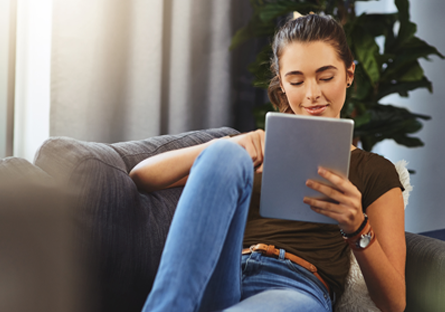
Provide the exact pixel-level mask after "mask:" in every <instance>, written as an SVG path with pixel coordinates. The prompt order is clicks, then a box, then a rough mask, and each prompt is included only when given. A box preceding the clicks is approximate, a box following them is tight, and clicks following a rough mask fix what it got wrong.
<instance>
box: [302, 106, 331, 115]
mask: <svg viewBox="0 0 445 312" xmlns="http://www.w3.org/2000/svg"><path fill="white" fill-rule="evenodd" d="M328 106H329V104H326V105H314V106H308V107H306V106H303V108H304V109H305V111H306V112H308V113H309V114H310V115H313V116H317V115H321V114H323V112H324V111H325V110H326V108H327V107H328Z"/></svg>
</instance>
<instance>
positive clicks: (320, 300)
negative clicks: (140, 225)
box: [130, 14, 406, 311]
mask: <svg viewBox="0 0 445 312" xmlns="http://www.w3.org/2000/svg"><path fill="white" fill-rule="evenodd" d="M273 50H274V57H273V59H272V65H271V68H272V71H273V73H274V74H275V77H274V79H272V81H271V84H270V87H269V97H270V98H271V101H272V103H273V104H274V105H276V106H277V107H278V108H279V109H280V111H282V112H286V113H290V114H299V115H311V116H320V117H334V118H340V111H341V108H342V107H343V105H344V101H345V97H346V89H347V88H348V87H349V86H350V85H351V84H352V81H353V79H354V69H355V64H354V62H353V57H352V54H351V52H350V50H349V48H348V46H347V43H346V39H345V34H344V31H343V29H342V27H341V26H340V25H339V24H338V23H337V22H336V21H334V20H333V19H331V18H329V17H326V16H319V15H315V14H313V15H308V16H303V17H300V18H298V19H296V20H293V21H289V22H288V23H286V24H285V25H284V26H283V27H282V28H281V29H280V30H279V31H278V33H277V34H276V36H275V40H274V43H273ZM283 135H285V134H283ZM263 146H264V132H263V131H262V130H257V131H254V132H250V133H247V134H242V135H238V136H235V137H232V138H223V139H217V140H213V141H210V142H208V143H205V144H202V145H197V146H193V147H189V148H184V149H181V150H176V151H171V152H167V153H164V154H160V155H158V156H154V157H152V158H149V159H146V160H144V161H143V162H141V163H140V164H138V165H137V166H136V167H135V168H134V169H133V170H132V171H131V173H130V175H131V177H132V178H133V180H134V181H135V183H136V184H137V185H138V187H139V188H140V189H142V190H145V191H148V192H149V191H153V190H157V189H162V188H167V187H174V186H180V185H184V184H185V188H184V191H183V194H182V196H181V198H180V200H179V203H178V207H177V210H176V213H175V216H174V218H173V221H172V225H171V228H170V232H169V235H168V238H167V242H166V245H165V249H164V252H163V255H162V259H161V264H160V267H159V270H158V274H157V277H156V280H155V282H154V285H153V289H152V291H151V293H150V295H149V297H148V299H147V302H146V304H145V307H144V311H215V310H222V309H224V310H225V311H259V310H261V311H263V310H264V311H332V306H333V304H334V303H335V300H336V298H338V297H339V296H340V295H341V294H342V292H343V289H344V283H345V278H346V275H347V273H348V269H349V250H350V248H351V249H352V250H353V252H354V254H355V256H356V258H357V261H358V263H359V265H360V268H361V270H362V272H363V275H364V277H365V281H366V284H367V287H368V290H369V294H370V296H371V298H372V300H373V301H374V302H375V304H376V305H377V306H378V307H379V308H380V309H381V310H382V311H403V310H404V308H405V277H404V271H405V255H406V246H405V236H404V208H403V199H402V190H403V187H402V186H401V184H400V182H399V179H398V175H397V173H396V171H395V169H394V166H393V165H392V164H391V163H390V162H388V161H387V160H385V159H384V158H382V157H380V156H377V155H375V154H372V153H367V152H364V151H361V150H359V149H356V148H355V147H354V146H351V164H350V176H349V179H344V178H342V177H340V176H338V175H336V174H334V173H332V172H330V171H329V170H327V169H325V168H320V169H319V172H318V173H319V175H320V176H321V177H323V178H325V179H326V180H328V181H330V182H331V183H332V184H333V185H334V187H329V186H326V185H323V184H321V183H319V182H316V181H312V180H308V181H307V186H308V187H310V188H312V189H314V190H317V191H319V192H321V193H323V194H325V195H327V196H328V197H330V198H332V199H334V200H335V201H336V202H337V203H331V202H327V201H323V200H317V199H313V198H304V199H302V200H303V201H304V202H305V203H306V204H308V209H309V207H310V209H313V210H314V211H316V212H318V213H320V214H323V215H326V216H328V217H331V218H333V219H334V220H336V221H337V222H338V226H337V225H324V224H314V223H305V222H296V221H286V220H276V219H265V218H261V217H260V216H259V213H258V202H259V190H260V183H261V172H262V160H263V150H264V149H263ZM296 161H298V160H296ZM252 163H253V165H252ZM254 171H255V172H254ZM254 176H255V179H254V178H253V177H254ZM186 182H187V183H186ZM249 204H250V208H249ZM365 212H366V214H367V216H366V215H365ZM246 220H247V222H246ZM339 228H340V231H339ZM345 242H347V243H348V244H347V243H345ZM258 244H260V245H258ZM243 248H244V250H243ZM241 254H243V255H241ZM240 259H242V261H241V265H240ZM315 268H316V269H315Z"/></svg>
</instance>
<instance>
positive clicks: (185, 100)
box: [50, 0, 248, 143]
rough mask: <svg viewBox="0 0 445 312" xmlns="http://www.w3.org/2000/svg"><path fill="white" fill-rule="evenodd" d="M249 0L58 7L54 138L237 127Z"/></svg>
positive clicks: (99, 138) (60, 1) (127, 0)
mask: <svg viewBox="0 0 445 312" xmlns="http://www.w3.org/2000/svg"><path fill="white" fill-rule="evenodd" d="M247 2H248V1H247V0H243V1H239V0H238V1H236V0H232V1H230V0H113V1H110V0H95V1H90V0H54V3H53V31H52V50H51V53H52V55H51V113H50V135H51V136H70V137H74V138H77V139H81V140H87V141H96V142H110V143H111V142H119V141H126V140H136V139H141V138H146V137H149V136H153V135H159V134H167V133H169V134H170V133H180V132H183V131H188V130H192V129H203V128H210V127H219V126H223V125H229V126H230V125H232V123H233V120H232V119H234V118H233V117H232V116H233V105H231V102H232V97H233V94H232V93H233V92H232V88H231V83H232V82H231V52H230V51H229V50H228V47H229V46H230V40H231V37H232V35H233V34H234V32H235V30H236V29H233V28H234V27H233V25H232V24H233V23H232V18H231V12H233V11H234V10H235V11H236V10H237V7H236V6H243V7H244V8H245V7H246V3H247Z"/></svg>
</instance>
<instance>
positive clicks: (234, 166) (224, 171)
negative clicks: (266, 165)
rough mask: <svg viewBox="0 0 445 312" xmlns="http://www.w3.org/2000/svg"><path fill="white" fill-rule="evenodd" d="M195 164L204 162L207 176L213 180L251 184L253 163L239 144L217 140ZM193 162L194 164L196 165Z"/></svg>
mask: <svg viewBox="0 0 445 312" xmlns="http://www.w3.org/2000/svg"><path fill="white" fill-rule="evenodd" d="M196 162H204V163H205V164H206V167H208V170H209V174H212V175H214V177H215V178H217V176H218V175H219V176H220V178H222V177H224V179H225V180H226V179H235V180H236V181H245V182H247V183H249V184H252V182H253V162H252V158H251V157H250V155H249V153H248V152H247V151H246V150H245V149H244V148H243V147H242V146H240V145H239V144H237V143H235V142H232V141H229V140H224V139H222V140H218V141H217V142H215V143H213V144H212V145H210V146H209V147H208V148H206V149H205V150H204V151H203V152H202V153H201V154H200V155H199V157H198V158H197V160H196ZM196 162H195V164H196Z"/></svg>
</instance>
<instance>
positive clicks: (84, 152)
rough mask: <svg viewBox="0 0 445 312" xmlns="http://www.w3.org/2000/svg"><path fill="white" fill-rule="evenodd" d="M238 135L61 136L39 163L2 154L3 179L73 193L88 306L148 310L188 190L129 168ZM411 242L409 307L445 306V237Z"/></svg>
mask: <svg viewBox="0 0 445 312" xmlns="http://www.w3.org/2000/svg"><path fill="white" fill-rule="evenodd" d="M235 133H237V131H236V130H234V129H231V128H218V129H208V130H200V131H192V132H187V133H182V134H178V135H165V136H157V137H152V138H148V139H145V140H139V141H130V142H123V143H116V144H103V143H90V142H83V141H79V140H75V139H71V138H66V137H55V138H50V139H49V140H47V141H46V142H45V143H44V144H43V145H42V147H41V148H40V149H39V151H38V152H37V154H36V157H35V161H34V164H30V163H29V162H27V161H25V160H23V159H19V158H14V157H11V158H6V159H3V160H0V177H2V178H3V180H4V179H5V178H6V179H12V178H14V179H15V180H19V181H20V179H18V178H17V177H22V179H21V181H23V180H26V181H28V182H29V180H39V181H44V183H49V184H51V185H53V186H54V185H55V187H56V189H57V190H58V191H60V192H63V193H66V194H68V195H67V197H66V198H68V199H69V200H68V201H67V205H66V206H67V207H69V209H70V210H72V211H74V214H73V218H74V219H73V220H74V221H75V222H74V224H75V226H76V236H75V237H76V239H77V242H78V244H79V246H80V248H81V249H82V251H83V253H82V254H83V255H86V258H84V260H86V261H85V263H88V268H89V270H90V271H88V272H89V274H88V276H89V277H90V281H91V282H92V285H94V287H92V288H90V289H89V290H90V291H91V292H90V296H89V297H86V298H88V299H87V302H86V304H87V305H89V306H90V308H91V310H95V311H99V310H100V311H107V312H110V311H127V312H130V311H140V309H141V307H142V305H143V303H144V301H145V299H146V296H147V294H148V293H149V291H150V289H151V285H152V282H153V279H154V277H155V274H156V270H157V267H158V264H159V259H160V256H161V252H162V248H163V245H164V241H165V239H166V236H167V233H168V228H169V225H170V221H171V218H172V216H173V213H174V210H175V206H176V203H177V201H178V199H179V196H180V194H181V191H182V189H181V188H174V189H169V190H162V191H158V192H154V193H151V194H145V193H140V192H138V190H137V188H136V186H135V185H134V183H133V182H132V180H131V179H130V178H129V176H128V172H129V171H130V170H131V169H132V168H133V167H134V166H135V165H136V164H137V163H138V162H140V161H141V160H143V159H145V158H147V157H150V156H152V155H155V154H158V153H162V152H164V151H168V150H172V149H177V148H181V147H185V146H190V145H194V144H199V143H203V142H206V141H208V140H210V139H212V138H216V137H222V136H225V135H229V134H235ZM27 177H32V178H29V179H28V178H27ZM62 209H63V208H62ZM411 209H413V208H411ZM406 241H407V246H408V254H407V266H406V281H407V309H406V311H445V298H444V297H445V242H443V241H439V240H435V239H431V238H428V237H423V236H420V235H416V234H412V233H406ZM84 298H85V297H84Z"/></svg>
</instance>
